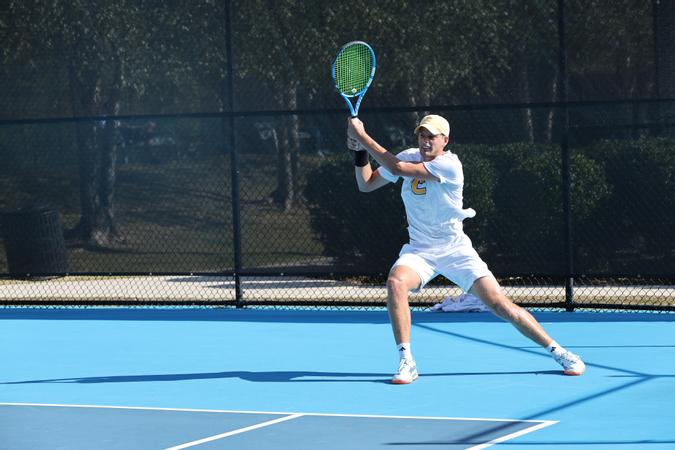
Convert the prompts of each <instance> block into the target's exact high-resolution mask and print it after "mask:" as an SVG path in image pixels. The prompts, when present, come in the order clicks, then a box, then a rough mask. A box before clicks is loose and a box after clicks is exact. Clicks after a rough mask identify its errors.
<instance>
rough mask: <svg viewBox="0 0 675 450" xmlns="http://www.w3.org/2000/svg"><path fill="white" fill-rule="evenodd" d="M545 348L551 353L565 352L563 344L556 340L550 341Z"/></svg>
mask: <svg viewBox="0 0 675 450" xmlns="http://www.w3.org/2000/svg"><path fill="white" fill-rule="evenodd" d="M546 350H548V351H549V352H550V353H551V355H559V354H561V353H564V352H565V349H564V348H563V346H562V345H559V344H558V343H557V342H556V341H553V342H551V343H550V344H549V345H548V346H547V347H546Z"/></svg>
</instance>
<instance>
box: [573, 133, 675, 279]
mask: <svg viewBox="0 0 675 450" xmlns="http://www.w3.org/2000/svg"><path fill="white" fill-rule="evenodd" d="M673 146H674V143H673V140H671V139H640V140H636V141H602V142H599V143H597V144H596V145H594V146H591V147H588V148H585V149H582V150H581V151H582V152H583V153H585V154H586V155H587V157H588V158H590V159H592V160H593V161H596V162H597V163H598V164H599V165H601V167H602V169H603V171H604V173H605V174H606V177H607V180H608V183H609V184H610V186H612V196H611V197H610V198H609V199H608V200H607V201H606V202H603V203H602V204H601V205H600V206H601V207H600V209H599V211H598V214H597V215H596V217H595V219H596V220H594V221H591V222H589V223H588V224H587V227H585V228H583V229H582V230H581V232H580V234H581V238H583V239H584V240H585V241H591V242H592V243H593V244H595V245H594V246H593V248H594V251H595V252H597V253H598V255H597V258H598V259H600V260H602V261H604V264H603V265H600V266H599V269H602V270H607V271H610V272H615V273H638V274H655V273H656V274H658V273H664V271H665V272H666V273H668V271H669V273H672V272H673V270H675V233H674V232H673V224H675V152H674V151H673V148H674V147H673ZM599 244H601V245H599Z"/></svg>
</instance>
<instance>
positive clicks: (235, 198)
mask: <svg viewBox="0 0 675 450" xmlns="http://www.w3.org/2000/svg"><path fill="white" fill-rule="evenodd" d="M231 7H232V2H231V0H227V1H226V2H225V47H226V54H227V75H226V77H227V87H226V91H227V92H225V93H224V94H225V99H227V103H228V110H229V113H230V114H229V115H228V122H229V128H230V129H229V132H230V133H229V146H230V176H231V178H232V180H231V187H232V190H231V192H232V241H233V242H232V245H233V247H234V298H235V301H236V304H237V308H243V307H244V298H243V295H242V289H241V275H240V274H241V268H242V264H241V203H240V201H239V200H240V185H239V151H238V150H237V146H236V138H235V132H234V127H235V120H234V64H233V63H232V54H233V52H232V11H231Z"/></svg>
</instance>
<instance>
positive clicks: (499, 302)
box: [483, 292, 518, 321]
mask: <svg viewBox="0 0 675 450" xmlns="http://www.w3.org/2000/svg"><path fill="white" fill-rule="evenodd" d="M483 302H484V303H485V304H486V305H487V306H488V307H489V308H490V309H491V310H492V311H493V312H494V313H495V314H496V315H498V316H499V317H501V318H502V319H504V320H508V321H513V320H515V319H516V318H517V317H518V306H517V305H516V304H514V303H513V302H512V301H511V300H509V298H508V297H507V296H505V295H504V294H502V293H501V292H488V293H486V295H485V298H483Z"/></svg>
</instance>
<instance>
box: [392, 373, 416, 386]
mask: <svg viewBox="0 0 675 450" xmlns="http://www.w3.org/2000/svg"><path fill="white" fill-rule="evenodd" d="M418 377H419V375H415V377H414V378H413V379H412V380H410V381H406V380H391V384H410V383H412V382H413V381H415V380H416V379H417V378H418Z"/></svg>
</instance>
